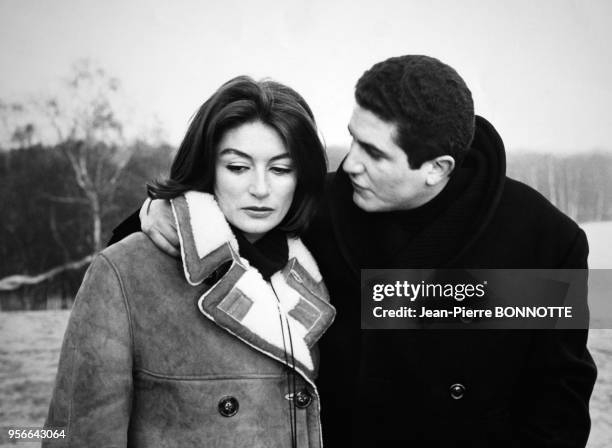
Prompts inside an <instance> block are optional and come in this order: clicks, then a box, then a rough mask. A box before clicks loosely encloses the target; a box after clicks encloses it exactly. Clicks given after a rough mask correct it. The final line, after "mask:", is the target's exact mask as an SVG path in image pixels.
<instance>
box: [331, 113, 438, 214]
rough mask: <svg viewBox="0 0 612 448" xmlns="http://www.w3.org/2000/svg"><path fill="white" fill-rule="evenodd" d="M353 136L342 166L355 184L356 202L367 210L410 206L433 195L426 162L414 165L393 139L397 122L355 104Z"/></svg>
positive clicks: (407, 207)
mask: <svg viewBox="0 0 612 448" xmlns="http://www.w3.org/2000/svg"><path fill="white" fill-rule="evenodd" d="M348 129H349V133H350V134H351V136H352V137H353V141H352V143H351V147H350V150H349V153H348V155H347V157H346V159H345V160H344V163H343V164H342V169H343V170H344V171H345V172H346V173H347V174H348V175H349V177H350V179H351V183H352V184H353V202H355V204H356V205H357V206H358V207H359V208H361V209H363V210H364V211H366V212H385V211H392V210H409V209H412V208H415V207H418V206H420V205H422V204H424V203H425V202H427V201H428V200H429V199H430V198H431V196H430V192H429V191H428V189H427V184H426V178H427V173H428V171H429V170H430V168H431V164H430V163H429V162H425V163H424V164H423V165H422V166H421V168H418V169H411V168H410V166H409V165H408V157H407V155H406V153H405V152H404V151H403V150H402V149H401V148H400V147H399V146H397V144H396V143H395V141H394V136H395V132H396V125H395V124H392V123H387V122H385V121H383V120H381V119H380V118H378V116H376V115H375V114H374V113H372V112H370V111H369V110H367V109H364V108H362V107H360V106H359V105H356V106H355V108H354V110H353V115H352V116H351V121H350V122H349V125H348Z"/></svg>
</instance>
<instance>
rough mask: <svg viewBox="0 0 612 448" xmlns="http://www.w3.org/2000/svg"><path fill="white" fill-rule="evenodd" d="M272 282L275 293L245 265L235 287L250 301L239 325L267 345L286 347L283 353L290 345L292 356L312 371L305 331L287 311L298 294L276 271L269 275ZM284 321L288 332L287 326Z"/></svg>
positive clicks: (298, 297)
mask: <svg viewBox="0 0 612 448" xmlns="http://www.w3.org/2000/svg"><path fill="white" fill-rule="evenodd" d="M272 284H273V285H274V288H275V289H277V288H278V289H277V290H276V293H275V291H274V290H273V289H272V287H271V286H270V283H267V282H266V281H265V280H264V279H263V278H262V276H261V274H260V273H259V272H258V271H257V269H255V268H252V267H250V268H248V269H247V270H246V272H245V273H244V275H243V276H242V277H240V279H239V280H238V282H236V286H235V288H237V289H239V290H240V291H241V292H242V293H243V294H244V295H245V296H246V297H248V298H249V299H251V300H252V301H253V306H252V307H251V308H250V309H249V312H248V313H247V314H246V315H245V316H244V318H243V319H242V322H241V324H242V325H244V326H245V327H246V328H248V329H249V330H251V331H252V332H253V333H255V334H256V335H257V336H259V337H260V338H262V339H263V340H265V341H267V342H268V343H269V344H272V345H274V346H275V347H277V348H279V349H281V350H284V351H285V350H286V351H287V353H290V352H291V347H292V346H293V356H294V357H295V359H297V360H299V361H300V362H301V363H302V364H304V366H306V368H308V369H310V370H313V369H314V365H313V361H312V357H311V356H310V349H309V348H308V346H307V345H306V342H305V341H304V339H305V337H306V332H307V331H306V329H305V328H304V327H303V326H302V325H301V324H300V323H299V322H297V321H296V320H295V319H293V318H292V317H291V316H289V314H288V313H289V310H291V309H292V308H294V307H295V305H296V304H297V302H298V300H299V299H300V296H299V294H298V293H297V292H296V291H294V290H293V289H292V288H290V287H289V285H287V283H286V282H285V279H284V278H283V276H282V275H281V274H280V273H279V272H277V273H276V274H274V276H273V277H272ZM289 292H290V294H288V293H289ZM277 297H278V299H277ZM279 312H280V316H279ZM281 317H282V319H281ZM287 323H288V324H289V330H290V331H288V329H287ZM281 325H282V327H281ZM283 335H284V341H283Z"/></svg>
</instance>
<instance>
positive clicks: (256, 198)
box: [214, 121, 297, 242]
mask: <svg viewBox="0 0 612 448" xmlns="http://www.w3.org/2000/svg"><path fill="white" fill-rule="evenodd" d="M296 183H297V177H296V173H295V168H294V166H293V161H292V159H291V155H290V154H289V151H288V150H287V148H285V145H284V144H283V141H282V140H281V138H280V136H279V135H278V133H277V132H276V131H275V130H274V129H273V128H271V127H270V126H268V125H265V124H263V123H261V122H260V121H255V122H252V123H245V124H242V125H240V126H238V127H236V128H234V129H230V130H229V131H227V132H226V133H225V134H224V135H223V137H222V138H221V141H220V142H219V146H218V147H217V162H216V166H215V185H214V190H215V197H216V199H217V203H218V204H219V207H220V208H221V211H222V212H223V214H224V215H225V218H226V219H227V220H228V222H229V223H230V224H232V225H233V226H235V227H237V228H238V229H240V230H241V231H242V232H243V233H244V235H245V237H246V238H247V239H248V240H249V241H250V242H254V241H257V240H258V239H259V238H261V237H262V236H264V235H265V234H266V232H268V231H270V230H272V229H273V228H274V227H276V226H277V225H278V224H280V222H281V221H282V220H283V218H284V217H285V215H286V214H287V212H288V211H289V207H290V206H291V202H292V201H293V193H294V192H295V186H296Z"/></svg>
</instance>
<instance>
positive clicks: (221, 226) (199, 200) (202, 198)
mask: <svg viewBox="0 0 612 448" xmlns="http://www.w3.org/2000/svg"><path fill="white" fill-rule="evenodd" d="M184 196H185V200H186V202H187V206H188V208H189V221H190V223H191V232H192V234H193V239H194V241H195V246H196V251H197V253H198V257H200V258H204V257H205V256H206V255H208V254H209V253H211V252H212V251H214V250H215V249H217V248H218V247H219V246H221V245H222V244H223V243H225V242H228V241H229V243H230V244H231V245H232V247H233V248H234V249H236V250H238V242H237V241H236V237H235V236H234V234H233V233H232V230H231V229H230V226H229V224H228V223H227V221H226V219H225V216H224V215H223V212H221V209H220V208H219V205H218V204H217V201H215V198H214V197H213V195H211V194H209V193H202V192H199V191H188V192H187V193H185V195H184Z"/></svg>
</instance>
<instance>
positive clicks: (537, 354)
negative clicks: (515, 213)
mask: <svg viewBox="0 0 612 448" xmlns="http://www.w3.org/2000/svg"><path fill="white" fill-rule="evenodd" d="M587 255H588V243H587V240H586V236H585V234H584V232H583V231H582V230H579V231H578V234H577V236H576V238H575V240H574V242H573V244H572V246H571V248H570V250H569V251H568V253H567V255H566V257H565V259H564V260H563V262H562V263H561V265H560V266H559V268H563V269H584V270H585V275H587V271H586V269H587ZM581 305H582V306H584V307H585V308H586V307H587V290H586V286H585V289H584V297H583V298H582V303H581ZM587 337H588V330H587V329H584V330H540V331H536V332H535V333H534V335H533V346H532V351H531V354H530V358H529V362H528V366H527V369H526V374H525V377H524V378H523V381H522V382H521V383H522V384H523V387H522V388H521V392H520V398H519V399H518V400H517V403H523V404H524V406H520V405H519V406H517V407H518V409H516V412H517V419H516V422H517V428H516V429H517V438H516V440H515V442H514V446H515V447H517V448H518V447H526V446H547V447H555V448H557V447H558V448H561V447H563V448H578V447H581V448H582V447H584V446H586V443H587V440H588V437H589V431H590V428H591V420H590V417H589V399H590V397H591V393H592V391H593V386H594V384H595V378H596V377H597V369H596V367H595V363H594V362H593V358H592V357H591V355H590V353H589V351H588V349H587V345H586V344H587Z"/></svg>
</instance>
